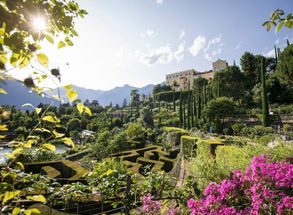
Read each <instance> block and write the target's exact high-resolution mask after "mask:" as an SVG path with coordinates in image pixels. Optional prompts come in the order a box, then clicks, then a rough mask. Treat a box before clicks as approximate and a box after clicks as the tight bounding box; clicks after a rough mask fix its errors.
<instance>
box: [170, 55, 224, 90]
mask: <svg viewBox="0 0 293 215" xmlns="http://www.w3.org/2000/svg"><path fill="white" fill-rule="evenodd" d="M227 66H228V63H227V61H225V60H221V59H218V60H217V61H215V62H213V70H209V71H205V72H198V71H196V70H194V69H190V70H185V71H181V72H176V73H172V74H168V75H166V84H167V85H168V86H171V87H172V88H174V87H175V90H189V89H191V88H192V85H193V80H194V79H195V78H198V77H203V78H205V79H210V78H213V77H214V72H216V71H220V70H222V69H225V68H226V67H227Z"/></svg>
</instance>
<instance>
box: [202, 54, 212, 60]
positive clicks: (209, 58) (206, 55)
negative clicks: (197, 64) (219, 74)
mask: <svg viewBox="0 0 293 215" xmlns="http://www.w3.org/2000/svg"><path fill="white" fill-rule="evenodd" d="M204 58H205V59H207V60H208V61H212V58H211V56H210V55H209V54H208V53H204Z"/></svg>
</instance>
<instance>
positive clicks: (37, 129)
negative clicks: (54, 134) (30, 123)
mask: <svg viewBox="0 0 293 215" xmlns="http://www.w3.org/2000/svg"><path fill="white" fill-rule="evenodd" d="M35 131H41V132H47V133H51V131H49V130H48V129H45V128H36V129H35Z"/></svg>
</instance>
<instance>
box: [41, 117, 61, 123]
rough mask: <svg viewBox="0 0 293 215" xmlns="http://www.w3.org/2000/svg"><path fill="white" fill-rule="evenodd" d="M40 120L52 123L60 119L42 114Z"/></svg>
mask: <svg viewBox="0 0 293 215" xmlns="http://www.w3.org/2000/svg"><path fill="white" fill-rule="evenodd" d="M42 120H43V121H47V122H52V123H58V122H59V121H60V120H59V119H58V118H57V117H53V116H44V117H43V118H42Z"/></svg>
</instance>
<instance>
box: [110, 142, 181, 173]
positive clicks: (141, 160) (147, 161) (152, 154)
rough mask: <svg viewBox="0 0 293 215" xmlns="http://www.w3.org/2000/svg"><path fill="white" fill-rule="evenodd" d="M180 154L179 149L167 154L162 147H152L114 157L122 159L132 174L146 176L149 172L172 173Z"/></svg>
mask: <svg viewBox="0 0 293 215" xmlns="http://www.w3.org/2000/svg"><path fill="white" fill-rule="evenodd" d="M179 152H180V150H179V149H174V150H171V151H169V152H167V151H165V150H164V148H163V147H161V146H151V147H146V148H142V149H136V150H131V151H125V152H122V153H118V154H114V155H112V157H114V158H119V159H121V161H122V163H123V164H125V165H126V166H128V170H129V171H130V172H133V173H140V174H141V175H144V176H145V175H146V173H147V171H152V172H157V171H165V172H167V173H169V172H171V171H172V169H173V168H174V166H175V164H176V162H177V156H178V154H179Z"/></svg>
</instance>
